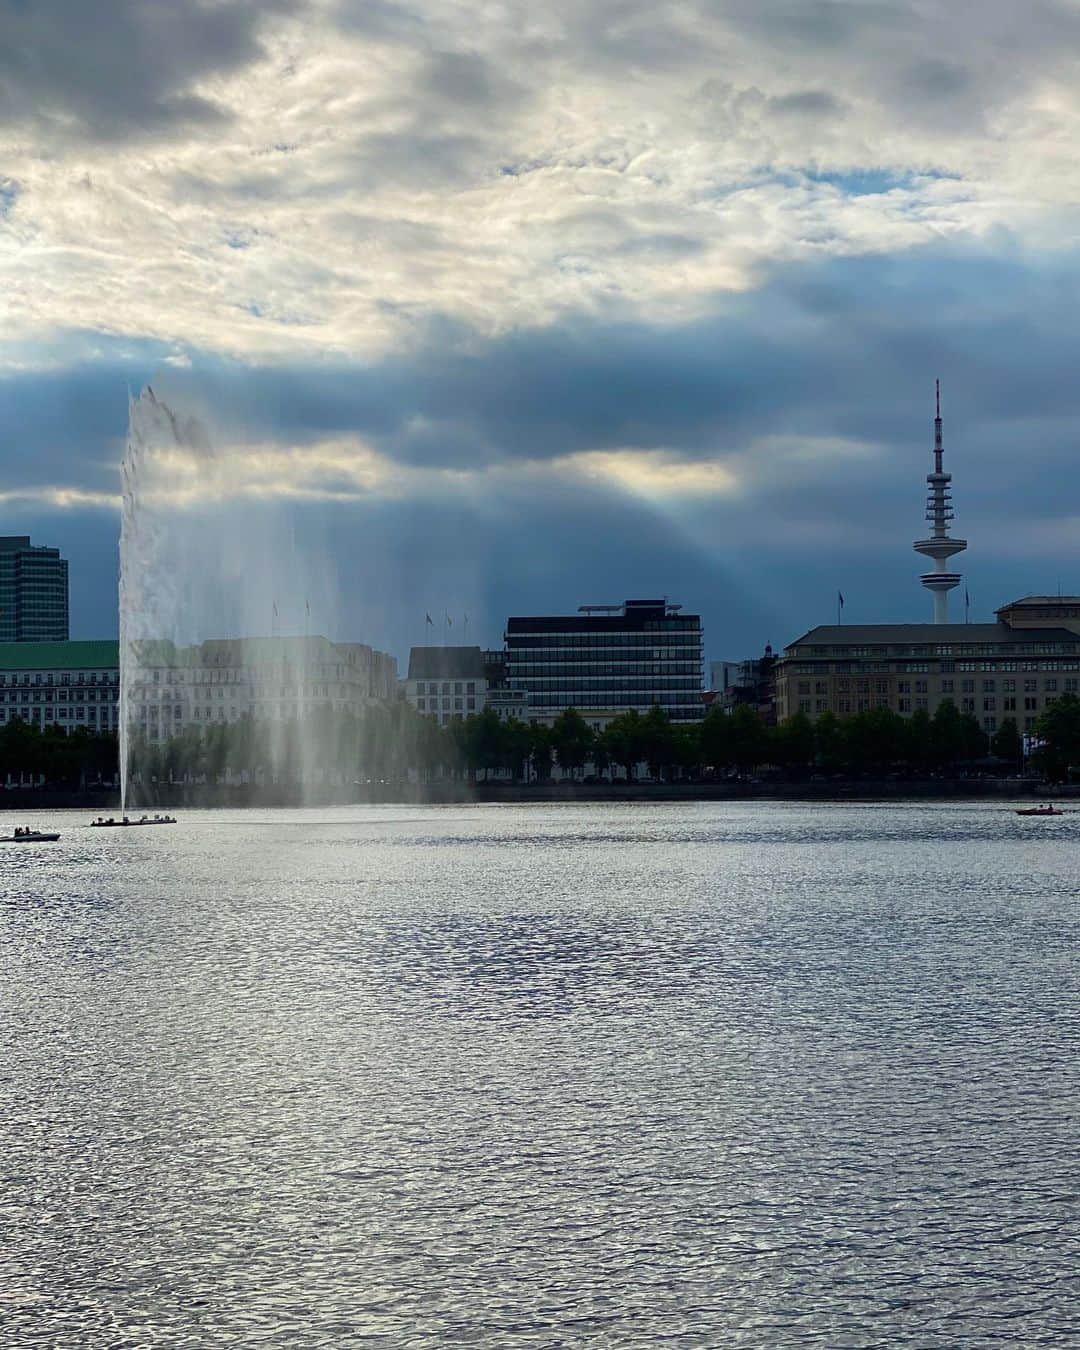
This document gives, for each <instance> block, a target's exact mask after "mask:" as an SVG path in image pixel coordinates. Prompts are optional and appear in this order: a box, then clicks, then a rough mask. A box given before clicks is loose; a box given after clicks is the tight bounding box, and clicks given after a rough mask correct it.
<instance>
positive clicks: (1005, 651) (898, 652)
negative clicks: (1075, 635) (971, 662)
mask: <svg viewBox="0 0 1080 1350" xmlns="http://www.w3.org/2000/svg"><path fill="white" fill-rule="evenodd" d="M1029 652H1030V653H1032V654H1033V655H1044V656H1063V655H1065V654H1067V653H1072V652H1077V653H1080V642H1008V643H1001V642H964V643H959V644H957V643H953V644H946V645H942V646H936V645H927V646H922V645H920V646H897V645H890V646H872V647H833V646H829V647H825V646H813V647H789V648H788V649H787V650H786V651H785V653H784V655H785V656H786V657H788V658H789V659H796V660H797V659H799V658H801V657H806V656H828V657H831V658H832V659H833V660H837V659H839V658H841V657H846V656H854V657H866V656H891V657H894V658H895V657H905V658H906V657H911V658H916V657H928V656H1018V655H1022V654H1026V653H1029Z"/></svg>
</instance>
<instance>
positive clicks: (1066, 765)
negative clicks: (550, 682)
mask: <svg viewBox="0 0 1080 1350" xmlns="http://www.w3.org/2000/svg"><path fill="white" fill-rule="evenodd" d="M1032 738H1033V739H1032V742H1031V745H1032V749H1031V753H1030V754H1029V755H1028V756H1027V757H1026V760H1025V759H1024V756H1023V738H1022V736H1021V734H1020V732H1019V730H1018V728H1017V726H1016V723H1015V722H1013V721H1012V720H1006V721H1005V722H1003V723H1002V725H1001V727H1000V728H999V729H998V730H997V731H996V732H995V733H994V735H993V736H992V737H988V736H987V735H986V734H985V733H984V732H983V730H982V729H981V728H980V726H979V725H978V722H977V720H976V719H975V717H974V716H972V715H971V714H970V713H963V712H960V711H959V710H958V709H957V708H956V707H955V705H954V704H952V703H951V702H947V701H946V702H944V703H942V704H941V705H940V706H939V707H938V709H937V710H936V712H935V713H934V715H933V717H930V716H928V715H927V714H926V713H925V712H916V713H915V714H914V716H911V717H900V716H899V715H898V714H896V713H893V712H891V711H890V710H889V709H887V708H875V709H872V710H869V711H867V712H862V713H857V714H855V715H854V716H851V717H836V716H834V715H833V714H831V713H825V714H822V715H821V716H820V717H818V718H817V720H816V721H813V722H812V721H811V720H810V719H809V718H807V717H806V716H805V715H803V714H801V713H797V714H796V715H795V716H793V717H790V718H788V719H787V720H786V721H783V722H781V723H779V724H778V725H775V726H771V725H769V724H767V723H766V722H765V721H764V720H763V719H762V718H761V717H759V716H758V715H757V713H756V712H755V711H754V710H753V709H752V708H749V707H745V706H743V707H738V708H736V709H735V710H734V712H732V713H730V714H729V713H726V712H722V711H720V710H717V709H713V710H710V711H709V712H708V713H707V714H706V716H705V717H704V718H703V719H702V721H700V722H695V723H672V722H671V721H669V719H668V718H667V716H666V715H665V714H664V712H663V711H662V710H661V709H660V708H658V707H654V708H653V709H652V710H651V711H650V712H648V713H645V714H640V713H637V712H634V711H631V712H627V713H623V714H621V715H619V716H617V717H615V718H612V719H611V720H610V721H609V722H608V723H607V724H606V725H605V726H604V727H603V728H602V729H601V730H599V731H598V730H596V729H594V728H593V727H592V726H590V725H589V723H588V722H587V721H586V720H585V718H584V717H582V716H581V714H580V713H579V712H577V711H576V710H575V709H573V708H568V709H567V710H566V711H565V712H563V713H562V714H561V715H560V716H559V717H558V718H557V719H556V720H555V722H554V724H553V725H551V726H546V725H543V724H540V723H531V722H522V721H518V720H515V719H513V718H510V719H507V720H500V718H498V717H497V716H496V715H495V714H494V713H493V712H491V711H490V710H488V711H485V712H482V713H480V714H477V715H475V716H470V717H466V718H463V719H460V720H455V721H452V722H450V723H449V724H447V725H446V726H444V727H440V726H439V725H438V724H437V723H436V722H435V720H434V719H433V718H431V717H425V716H422V715H421V714H419V713H418V712H416V711H415V710H414V709H413V708H412V707H411V706H410V705H409V704H408V703H405V702H400V703H393V704H380V705H375V706H372V707H371V708H369V709H367V710H366V711H365V712H364V713H363V714H361V715H359V716H358V715H356V714H354V713H351V712H339V711H335V710H331V709H328V708H318V709H315V710H313V711H312V712H311V713H310V714H309V715H308V716H307V717H305V718H303V719H298V720H295V721H289V722H281V723H266V722H258V721H256V720H254V719H252V718H250V717H244V718H241V719H239V720H238V721H235V722H212V723H209V724H208V725H207V726H205V727H203V728H197V727H186V728H185V729H184V730H182V731H181V732H179V733H178V734H177V735H176V736H173V737H171V738H170V739H168V740H166V741H164V742H161V743H151V742H150V741H147V740H145V739H144V738H142V737H139V736H137V735H136V736H135V737H134V738H133V743H132V747H131V758H130V777H131V781H132V783H133V784H135V785H138V784H142V785H143V786H145V787H149V786H151V785H153V784H220V783H250V784H290V783H301V782H315V783H319V782H321V783H324V784H340V785H345V784H355V785H363V784H374V783H392V782H405V781H410V782H421V783H423V782H433V781H441V780H469V781H484V780H494V779H502V780H503V781H512V782H517V783H546V782H549V781H550V780H551V778H552V776H553V774H554V775H556V776H558V777H561V778H569V779H572V780H573V779H576V780H579V781H581V780H584V781H598V780H601V781H615V782H619V781H624V782H634V781H642V780H652V781H654V782H657V783H659V782H668V783H674V782H693V781H715V780H718V779H725V778H731V777H732V776H736V775H743V776H747V775H753V774H755V773H767V774H769V775H771V776H774V777H776V778H779V779H787V780H793V781H799V780H805V779H807V778H810V777H813V776H814V775H827V776H832V777H837V776H839V777H844V776H851V777H866V776H874V775H877V776H889V777H901V778H903V777H911V778H920V777H926V776H929V775H934V774H950V773H951V774H956V773H957V772H965V773H979V772H982V773H987V774H992V773H997V774H998V775H999V776H1000V775H1006V774H1015V773H1016V772H1017V771H1018V769H1019V767H1020V765H1021V763H1022V762H1023V763H1024V767H1025V769H1026V770H1027V771H1029V772H1032V773H1035V774H1038V775H1040V776H1041V777H1043V778H1045V779H1046V780H1048V781H1050V782H1062V781H1065V780H1067V779H1068V778H1069V777H1070V776H1071V772H1072V767H1073V766H1077V768H1078V771H1080V699H1077V698H1076V697H1075V696H1074V695H1071V694H1065V695H1063V696H1062V697H1061V698H1060V699H1058V700H1057V702H1055V703H1054V704H1052V705H1051V706H1050V707H1049V708H1047V709H1046V711H1045V712H1044V713H1043V714H1042V715H1041V716H1040V717H1039V719H1038V721H1037V723H1036V725H1035V727H1034V728H1033V732H1032ZM117 768H118V752H117V741H116V737H115V735H114V734H112V733H94V732H90V731H87V730H84V729H82V728H80V729H78V730H75V731H72V732H64V731H61V730H60V729H59V728H56V727H52V726H49V727H45V728H44V729H38V728H36V727H33V726H31V725H29V724H28V723H25V722H21V721H20V720H18V719H14V720H12V721H10V722H7V723H5V724H4V726H3V727H0V781H4V782H6V783H7V784H8V785H9V786H10V785H12V784H19V783H21V784H22V785H24V786H42V787H44V786H52V787H56V788H62V789H66V790H69V791H79V790H84V789H87V788H91V787H97V788H100V787H101V786H102V785H104V784H107V783H112V782H115V780H116V776H117Z"/></svg>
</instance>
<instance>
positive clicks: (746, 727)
mask: <svg viewBox="0 0 1080 1350" xmlns="http://www.w3.org/2000/svg"><path fill="white" fill-rule="evenodd" d="M768 752H769V733H768V730H767V728H766V726H765V723H764V722H762V720H761V718H760V717H759V716H758V715H757V713H756V712H755V711H754V709H753V708H751V707H750V706H749V704H746V703H740V704H739V706H738V707H737V708H736V709H735V711H734V712H733V713H732V714H731V760H732V763H733V764H734V765H735V767H736V768H737V769H738V770H739V771H740V772H742V773H746V772H747V771H748V770H750V769H753V768H756V767H757V766H758V765H759V764H761V763H763V762H764V760H765V759H766V758H767V756H768Z"/></svg>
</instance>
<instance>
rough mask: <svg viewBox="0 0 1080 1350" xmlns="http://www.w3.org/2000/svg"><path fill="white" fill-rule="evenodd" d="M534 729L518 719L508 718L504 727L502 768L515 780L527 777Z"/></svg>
mask: <svg viewBox="0 0 1080 1350" xmlns="http://www.w3.org/2000/svg"><path fill="white" fill-rule="evenodd" d="M532 743H533V736H532V727H531V726H529V724H528V722H522V721H520V720H519V719H518V718H516V717H508V718H507V719H506V721H505V722H504V723H503V726H502V766H503V768H504V769H509V770H510V773H511V774H512V775H513V777H514V778H515V779H518V778H524V777H525V762H526V760H527V759H528V758H529V755H530V754H531V752H532Z"/></svg>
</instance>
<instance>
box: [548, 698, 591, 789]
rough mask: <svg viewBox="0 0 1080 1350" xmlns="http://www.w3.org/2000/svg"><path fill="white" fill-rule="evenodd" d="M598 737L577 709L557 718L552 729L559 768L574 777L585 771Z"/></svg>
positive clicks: (569, 710) (568, 710) (566, 710)
mask: <svg viewBox="0 0 1080 1350" xmlns="http://www.w3.org/2000/svg"><path fill="white" fill-rule="evenodd" d="M595 739H596V736H595V733H594V732H593V729H592V727H591V726H589V724H588V722H586V721H585V719H584V717H582V715H581V714H580V713H579V712H578V711H577V709H576V708H566V709H564V711H563V712H561V713H560V714H559V715H558V717H556V719H555V722H554V725H553V726H552V728H551V744H552V748H553V749H554V751H555V754H556V756H557V758H558V761H559V767H560V768H562V769H565V770H568V771H569V772H570V774H571V775H572V774H573V773H574V771H575V770H579V769H583V768H584V767H585V761H586V760H587V759H588V758H589V756H590V755H591V753H592V748H593V742H594V741H595Z"/></svg>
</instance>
